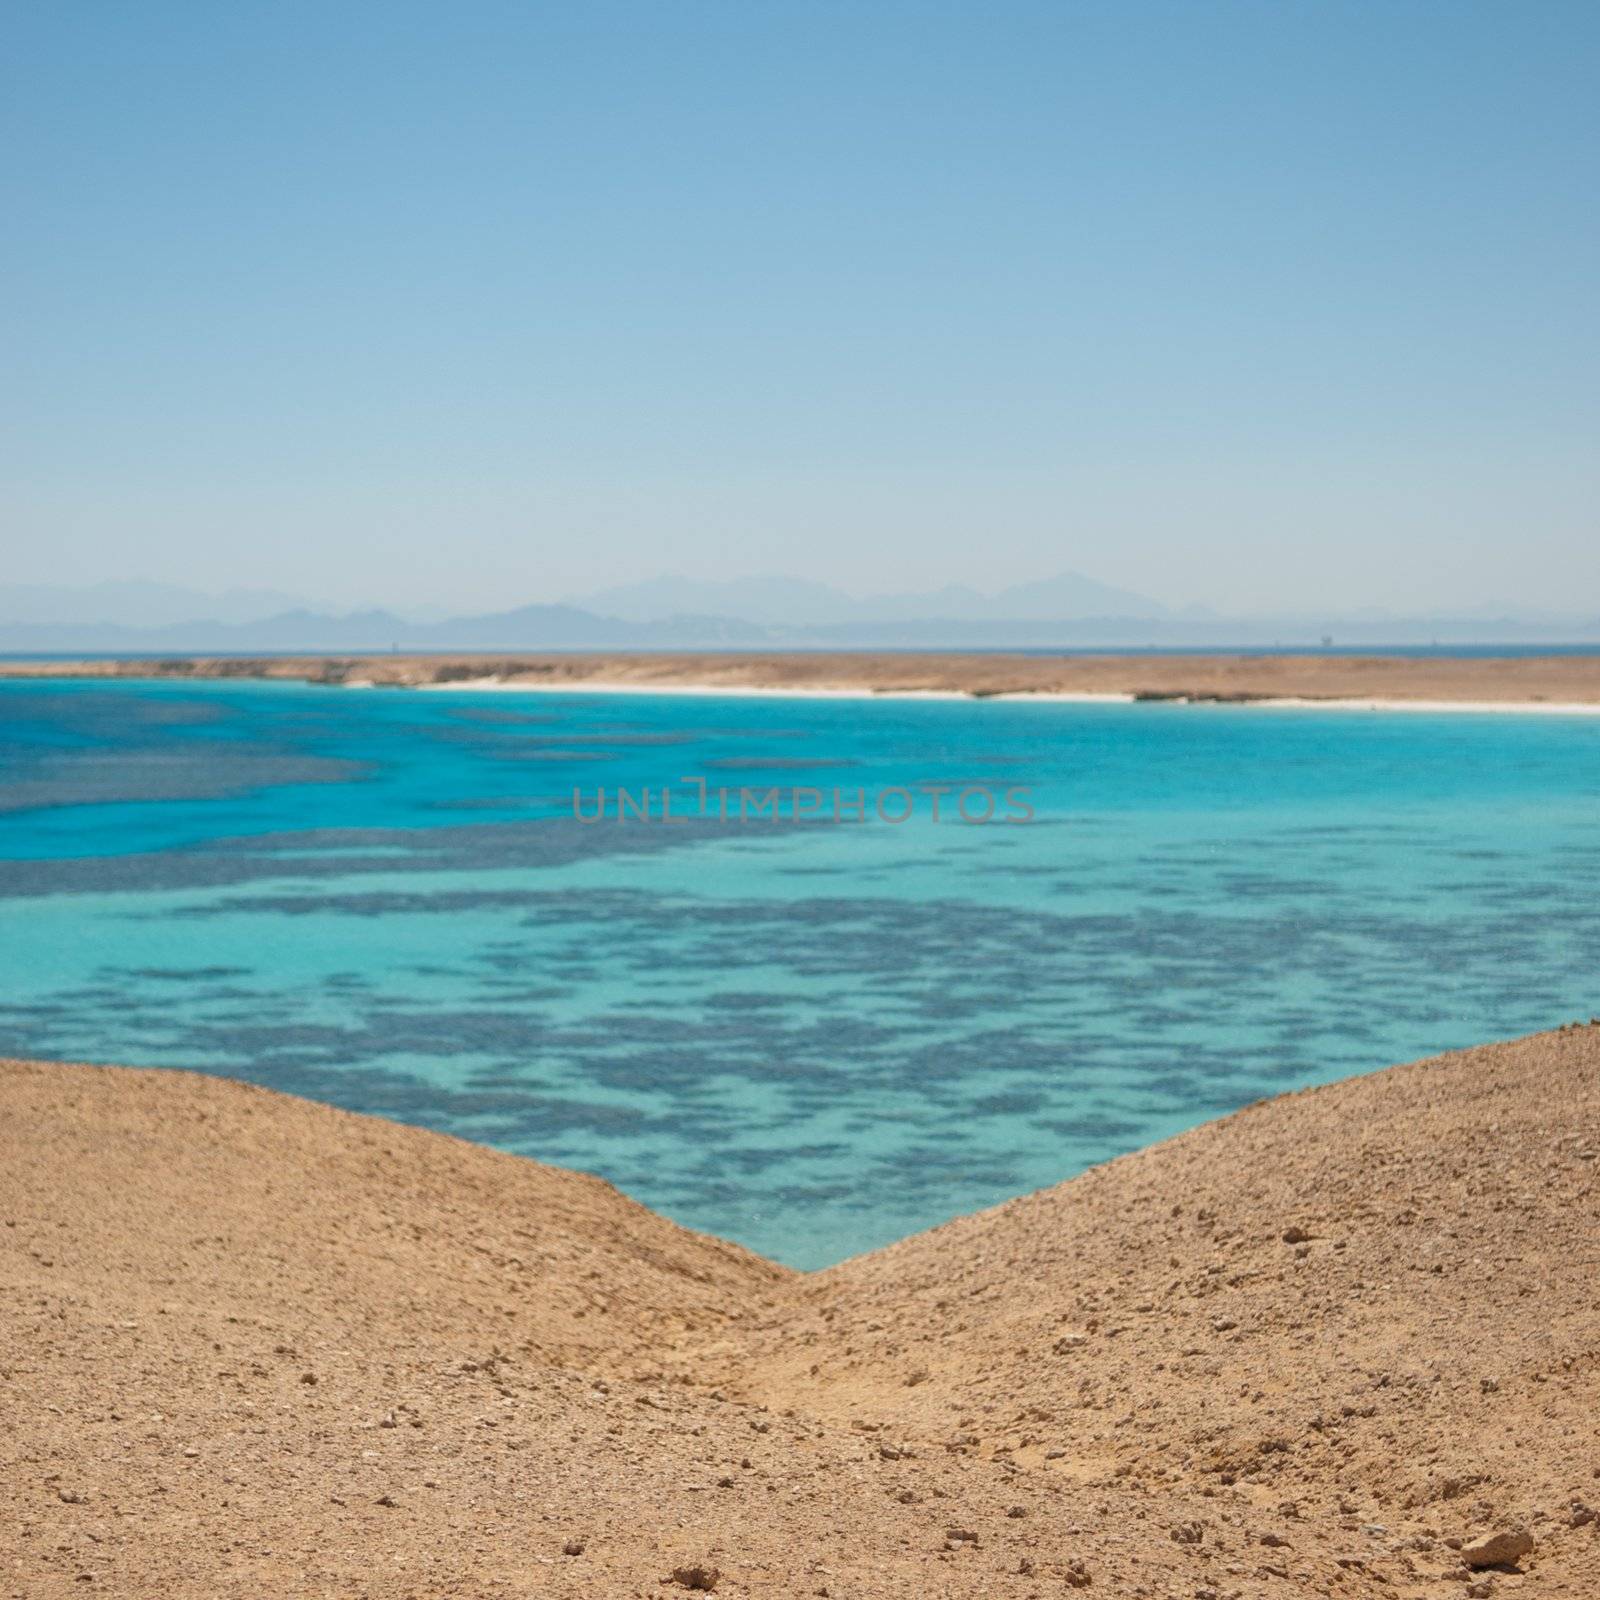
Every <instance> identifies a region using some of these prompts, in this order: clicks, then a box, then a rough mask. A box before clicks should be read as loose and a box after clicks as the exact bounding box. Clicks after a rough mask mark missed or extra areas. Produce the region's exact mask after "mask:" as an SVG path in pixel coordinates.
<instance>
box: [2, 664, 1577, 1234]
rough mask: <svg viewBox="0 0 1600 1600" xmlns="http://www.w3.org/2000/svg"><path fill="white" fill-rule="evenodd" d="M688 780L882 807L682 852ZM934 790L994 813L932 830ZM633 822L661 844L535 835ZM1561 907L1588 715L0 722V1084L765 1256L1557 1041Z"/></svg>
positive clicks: (51, 689)
mask: <svg viewBox="0 0 1600 1600" xmlns="http://www.w3.org/2000/svg"><path fill="white" fill-rule="evenodd" d="M689 778H695V779H704V780H705V781H706V783H707V784H709V785H710V786H711V789H712V790H713V792H714V791H715V789H716V788H717V786H719V785H723V786H727V787H728V788H730V789H731V790H733V791H735V792H736V791H737V789H738V788H740V787H748V788H750V789H752V790H754V791H765V790H766V789H769V788H774V787H776V788H778V789H779V790H780V791H782V792H784V793H787V792H788V791H789V790H791V789H793V788H794V787H797V786H803V787H807V788H817V789H819V790H822V791H823V792H824V794H825V795H826V794H827V793H828V791H831V790H832V789H833V788H834V787H836V786H837V787H840V788H841V789H843V790H844V791H845V792H846V795H847V797H848V795H850V794H851V793H852V792H853V791H854V790H855V789H857V788H862V789H865V790H866V791H867V793H868V796H869V814H870V812H871V810H872V806H871V797H872V796H876V795H880V794H882V793H883V792H884V791H886V790H888V789H891V788H894V787H904V788H908V789H911V790H913V791H916V792H917V793H918V801H917V805H916V810H915V814H914V815H913V817H912V820H910V821H908V822H905V823H902V824H898V825H891V824H889V823H885V822H880V821H877V820H868V821H866V822H863V823H852V822H841V823H837V824H836V823H833V822H831V821H827V820H812V821H809V822H803V823H796V822H794V821H793V820H790V819H788V818H787V817H785V818H784V819H782V820H779V821H776V822H774V821H769V820H766V819H765V818H759V819H752V820H746V821H744V822H742V823H741V822H739V821H737V820H730V821H728V822H725V823H724V822H719V821H718V820H717V819H716V817H715V816H714V815H713V816H711V817H708V818H703V819H702V818H697V817H694V816H692V813H693V811H694V809H695V808H694V806H693V805H692V803H691V802H692V797H693V794H694V790H693V789H692V788H691V787H689V786H686V785H685V784H684V783H683V780H685V779H689ZM945 783H950V784H955V785H985V786H989V787H991V788H992V789H993V791H994V792H995V793H996V794H997V795H999V794H1003V793H1004V791H1005V789H1007V788H1008V787H1014V786H1026V787H1027V789H1028V798H1029V802H1030V804H1031V806H1032V809H1033V812H1034V820H1033V821H1031V822H1028V823H1024V824H1009V825H1008V824H1003V823H999V822H996V823H990V824H988V825H968V824H963V823H962V822H960V821H959V820H953V819H952V817H951V812H950V807H949V804H948V801H947V802H946V804H945V806H944V810H943V817H942V819H941V820H940V821H938V822H934V821H933V820H932V818H931V816H930V814H929V813H930V802H929V801H928V799H927V798H925V797H923V796H922V794H921V791H920V788H919V786H922V785H929V784H945ZM666 785H672V786H674V790H675V802H674V803H675V809H677V810H679V813H680V814H683V813H690V814H691V819H690V820H689V821H687V822H684V823H678V824H674V825H666V824H663V823H661V822H659V821H651V822H640V821H630V822H624V823H616V822H615V821H610V822H607V823H605V824H601V825H586V824H583V823H580V822H578V821H575V820H574V818H573V815H572V810H573V807H572V791H573V789H574V787H578V788H580V789H581V790H582V793H583V796H584V803H585V807H586V812H592V810H593V807H594V802H595V799H596V796H597V791H598V790H599V789H600V788H601V787H602V786H603V787H605V788H606V790H607V791H608V793H609V794H611V795H612V797H613V800H612V804H611V807H610V809H611V810H612V812H613V815H614V811H615V804H614V796H615V791H616V789H617V788H618V787H619V786H620V787H627V788H628V789H629V790H630V792H631V793H633V794H634V795H635V796H637V795H638V793H639V792H640V791H641V790H642V789H643V788H645V787H646V786H648V787H650V788H651V789H652V792H653V794H654V795H655V796H656V799H655V801H654V806H653V810H654V811H655V813H656V814H659V807H660V800H659V796H660V793H661V789H662V787H663V786H666ZM714 809H715V806H714V804H713V810H714ZM785 809H786V810H787V809H788V808H787V807H785ZM828 809H829V808H828V807H827V806H824V814H825V815H826V811H827V810H828ZM893 809H894V808H893V807H891V812H892V811H893ZM733 810H734V813H735V816H736V815H737V810H738V807H737V802H736V801H735V804H734V807H733ZM1597 887H1600V719H1597V718H1584V717H1574V718H1565V717H1556V716H1538V717H1536V716H1527V717H1519V716H1511V715H1503V714H1502V715H1489V714H1482V715H1477V714H1468V713H1460V714H1448V715H1425V714H1405V715H1399V714H1385V713H1364V712H1333V711H1304V710H1268V709H1260V708H1246V709H1237V708H1225V707H1215V706H1198V707H1185V706H1164V705H1134V706H1117V705H1111V706H1107V705H1091V706H1070V705H1059V704H1024V703H1014V702H1003V703H1001V702H992V701H991V702H966V701H894V700H879V701H840V700H803V699H793V700H790V699H752V698H731V699H720V698H676V697H662V696H620V695H614V694H607V695H595V696H588V695H572V694H562V695H549V696H541V695H537V694H526V695H523V694H511V693H499V694H494V693H482V692H471V691H459V692H439V693H435V692H426V693H420V692H416V693H412V692H400V691H361V690H348V689H346V690H336V689H320V688H311V687H300V686H294V685H264V684H254V683H239V684H217V683H209V684H183V683H172V682H148V683H108V684H95V683H89V682H83V683H68V682H61V683H49V682H44V683H26V682H18V683H5V684H0V1050H3V1051H5V1052H7V1053H13V1054H28V1055H41V1056H61V1057H71V1058H77V1059H87V1060H100V1061H121V1062H129V1063H135V1064H152V1065H170V1066H187V1067H196V1068H202V1069H205V1070H209V1071H215V1072H221V1073H226V1074H229V1075H231V1076H235V1077H240V1078H247V1079H250V1080H252V1081H255V1082H260V1083H264V1084H269V1085H271V1086H273V1087H276V1088H282V1089H287V1090H290V1091H293V1092H295V1093H299V1094H307V1095H311V1096H314V1097H316V1098H318V1099H323V1100H328V1101H333V1102H335V1103H338V1104H340V1105H345V1106H349V1107H352V1108H354V1109H357V1110H363V1111H374V1112H380V1113H382V1114H384V1115H387V1116H392V1117H398V1118H400V1119H402V1120H405V1121H410V1122H416V1123H421V1124H424V1125H427V1126H429V1127H435V1128H441V1129H445V1130H448V1131H451V1132H455V1133H460V1134H463V1135H465V1136H468V1137H471V1138H476V1139H481V1140H485V1141H487V1142H490V1143H493V1144H498V1145H502V1146H505V1147H507V1148H510V1149H515V1150H519V1151H522V1152H524V1153H526V1154H529V1155H533V1156H537V1157H539V1158H540V1159H543V1160H549V1161H557V1162H561V1163H564V1164H567V1165H572V1166H577V1167H582V1168H586V1169H588V1170H592V1171H596V1172H600V1173H602V1174H604V1175H605V1176H606V1177H608V1178H611V1179H612V1180H614V1181H615V1182H617V1183H618V1184H619V1185H621V1186H622V1187H623V1188H625V1189H626V1190H628V1191H629V1192H630V1193H631V1194H633V1195H635V1196H636V1197H638V1198H639V1199H641V1200H643V1201H644V1202H645V1203H647V1204H649V1205H652V1206H654V1207H657V1208H658V1209H660V1210H663V1211H665V1212H667V1213H668V1214H670V1215H672V1216H674V1217H676V1218H677V1219H679V1220H680V1221H683V1222H685V1223H687V1224H689V1225H691V1226H693V1227H698V1228H704V1229H708V1230H710V1231H713V1232H716V1233H720V1234H725V1235H727V1236H729V1237H732V1238H736V1239H739V1240H741V1241H743V1242H744V1243H747V1244H749V1245H751V1246H752V1247H754V1248H755V1249H758V1250H761V1251H763V1252H764V1253H767V1254H770V1255H774V1256H776V1257H778V1258H780V1259H782V1260H786V1261H790V1262H793V1263H796V1264H798V1265H805V1266H812V1265H818V1264H821V1263H824V1262H828V1261H833V1260H837V1259H839V1258H841V1257H843V1256H845V1255H849V1254H853V1253H855V1252H856V1251H859V1250H863V1249H867V1248H869V1247H871V1246H873V1245H876V1244H880V1243H883V1242H885V1241H887V1240H889V1239H892V1238H895V1237H897V1236H899V1235H901V1234H904V1233H906V1232H909V1231H912V1230H913V1229H916V1228H918V1227H923V1226H926V1225H929V1224H931V1223H934V1222H937V1221H940V1220H942V1219H943V1218H945V1217H948V1216H950V1215H952V1214H955V1213H958V1212H962V1211H969V1210H972V1209H974V1208H976V1207H979V1206H983V1205H988V1204H992V1203H994V1202H996V1201H999V1200H1001V1199H1004V1198H1006V1197H1007V1196H1009V1195H1012V1194H1016V1193H1019V1192H1021V1191H1023V1190H1026V1189H1029V1188H1033V1187H1037V1186H1039V1185H1041V1184H1045V1183H1050V1182H1054V1181H1056V1180H1057V1179H1059V1178H1061V1177H1064V1176H1067V1175H1068V1174H1070V1173H1072V1172H1075V1171H1078V1170H1081V1168H1083V1167H1084V1166H1086V1165H1088V1164H1089V1163H1091V1162H1094V1161H1098V1160H1102V1159H1104V1158H1106V1157H1107V1156H1110V1155H1113V1154H1115V1153H1117V1152H1119V1151H1123V1150H1127V1149H1131V1148H1134V1147H1136V1146H1138V1145H1141V1144H1145V1143H1148V1142H1149V1141H1151V1140H1153V1139H1157V1138H1161V1137H1163V1136H1165V1135H1167V1134H1169V1133H1172V1132H1175V1131H1177V1130H1178V1129H1181V1128H1183V1127H1186V1126H1189V1125H1191V1124H1193V1123H1195V1122H1197V1121H1200V1120H1203V1119H1204V1118H1207V1117H1210V1116H1214V1115H1216V1114H1218V1113H1220V1112H1223V1111H1226V1110H1229V1109H1231V1108H1233V1107H1236V1106H1238V1105H1241V1104H1243V1103H1245V1102H1247V1101H1250V1100H1252V1099H1255V1098H1258V1097H1259V1096H1261V1095H1264V1094H1271V1093H1275V1092H1277V1091H1279V1090H1282V1089H1285V1088H1291V1087H1294V1086H1297V1085H1301V1084H1306V1083H1313V1082H1318V1081H1322V1080H1326V1079H1329V1078H1335V1077H1341V1076H1344V1075H1346V1074H1348V1073H1352V1072H1359V1071H1365V1070H1369V1069H1372V1068H1375V1067H1379V1066H1383V1065H1385V1064H1387V1063H1389V1062H1391V1061H1396V1060H1403V1059H1407V1058H1410V1057H1414V1056H1418V1055H1424V1054H1428V1053H1431V1052H1434V1051H1437V1050H1441V1049H1445V1048H1448V1047H1451V1046H1456V1045H1463V1044H1468V1043H1475V1042H1479V1041H1481V1040H1484V1039H1487V1038H1491V1037H1495V1036H1498V1035H1505V1034H1511V1033H1517V1032H1522V1031H1526V1030H1530V1029H1534V1028H1539V1027H1546V1026H1550V1025H1553V1024H1555V1023H1558V1022H1561V1021H1564V1020H1568V1019H1570V1018H1572V1017H1576V1016H1579V1015H1582V1016H1587V1015H1589V1014H1590V1013H1591V1012H1594V1011H1600V981H1597V978H1600V895H1597V893H1596V890H1597Z"/></svg>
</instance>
